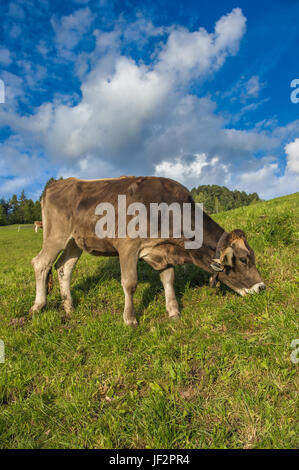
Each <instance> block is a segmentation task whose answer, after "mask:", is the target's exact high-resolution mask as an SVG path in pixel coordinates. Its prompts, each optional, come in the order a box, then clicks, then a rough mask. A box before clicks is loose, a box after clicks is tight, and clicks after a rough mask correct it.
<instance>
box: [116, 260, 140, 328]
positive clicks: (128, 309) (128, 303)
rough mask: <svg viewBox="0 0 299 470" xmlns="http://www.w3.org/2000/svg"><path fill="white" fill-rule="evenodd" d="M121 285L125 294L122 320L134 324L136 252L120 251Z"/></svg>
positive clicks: (135, 321)
mask: <svg viewBox="0 0 299 470" xmlns="http://www.w3.org/2000/svg"><path fill="white" fill-rule="evenodd" d="M120 268H121V285H122V287H123V290H124V294H125V308H124V322H125V323H126V324H127V325H130V326H136V325H137V320H136V315H135V310H134V304H133V297H134V293H135V290H136V287H137V255H136V253H134V252H133V253H122V254H121V255H120Z"/></svg>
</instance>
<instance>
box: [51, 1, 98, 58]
mask: <svg viewBox="0 0 299 470" xmlns="http://www.w3.org/2000/svg"><path fill="white" fill-rule="evenodd" d="M92 20H93V15H92V13H91V11H90V9H89V7H86V8H81V9H79V10H76V11H75V12H74V13H71V14H70V15H67V16H62V17H61V18H56V17H52V18H51V24H52V27H53V29H54V32H55V43H56V47H57V49H58V50H59V52H60V54H62V55H63V54H65V55H67V53H68V52H69V51H70V50H71V49H73V48H74V47H75V46H76V45H77V44H78V43H79V41H80V40H81V39H82V37H83V35H84V34H86V33H87V32H88V30H89V28H90V25H91V23H92Z"/></svg>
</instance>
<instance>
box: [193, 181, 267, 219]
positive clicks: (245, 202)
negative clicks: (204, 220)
mask: <svg viewBox="0 0 299 470" xmlns="http://www.w3.org/2000/svg"><path fill="white" fill-rule="evenodd" d="M191 194H192V196H193V199H194V200H195V202H201V203H203V206H204V210H205V211H206V212H207V213H209V214H215V213H217V212H222V211H228V210H230V209H236V208H237V207H241V206H249V204H254V203H256V202H259V201H261V199H260V198H259V196H258V194H257V193H252V194H246V192H245V191H237V190H235V191H231V190H230V189H228V188H226V187H225V186H217V185H216V184H212V185H202V186H198V187H197V188H193V189H192V190H191Z"/></svg>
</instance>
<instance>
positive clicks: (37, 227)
mask: <svg viewBox="0 0 299 470" xmlns="http://www.w3.org/2000/svg"><path fill="white" fill-rule="evenodd" d="M39 228H43V223H42V222H40V221H39V220H35V222H34V230H35V233H37V231H38V229H39Z"/></svg>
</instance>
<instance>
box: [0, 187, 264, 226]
mask: <svg viewBox="0 0 299 470" xmlns="http://www.w3.org/2000/svg"><path fill="white" fill-rule="evenodd" d="M53 181H55V180H54V178H50V179H49V180H48V181H47V183H46V185H45V188H46V187H47V186H48V185H49V184H51V183H52V182H53ZM45 188H44V190H43V192H42V194H43V193H44V191H45ZM191 193H192V196H193V198H194V200H195V202H202V203H203V205H204V209H205V211H206V212H208V213H209V214H213V213H217V212H221V211H226V210H230V209H236V208H237V207H241V206H248V205H249V204H253V203H256V202H258V201H260V200H261V199H260V198H259V196H258V194H257V193H252V194H246V193H245V191H230V190H229V189H228V188H226V187H225V186H217V185H215V184H213V185H204V186H198V187H197V188H193V189H192V190H191ZM40 199H41V198H40ZM40 199H39V200H37V201H35V202H33V200H32V199H28V198H27V197H26V195H25V192H24V190H23V191H22V192H21V194H20V196H17V195H16V194H14V195H13V196H12V197H11V198H10V199H4V198H2V199H0V225H11V224H33V222H34V221H35V220H41V205H40Z"/></svg>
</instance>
